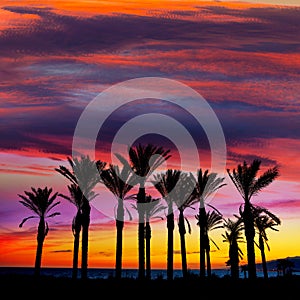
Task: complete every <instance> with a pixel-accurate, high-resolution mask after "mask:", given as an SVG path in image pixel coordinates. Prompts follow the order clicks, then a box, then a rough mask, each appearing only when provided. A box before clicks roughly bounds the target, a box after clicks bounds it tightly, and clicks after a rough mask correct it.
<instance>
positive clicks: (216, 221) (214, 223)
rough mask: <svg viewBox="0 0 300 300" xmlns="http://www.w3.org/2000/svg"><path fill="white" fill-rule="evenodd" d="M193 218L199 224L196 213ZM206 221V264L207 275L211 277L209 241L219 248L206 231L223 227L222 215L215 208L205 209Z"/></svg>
mask: <svg viewBox="0 0 300 300" xmlns="http://www.w3.org/2000/svg"><path fill="white" fill-rule="evenodd" d="M195 218H196V219H197V221H198V222H197V225H198V226H199V215H196V216H195ZM206 220H207V221H206V222H207V242H206V243H207V248H206V265H207V276H208V277H211V261H210V242H212V243H213V244H214V245H215V246H216V247H217V249H218V250H219V247H218V245H217V244H216V243H215V242H214V240H213V239H211V238H210V237H209V235H208V233H209V232H210V231H212V230H216V229H219V228H223V227H224V226H223V217H222V214H221V213H220V212H219V211H217V210H215V208H214V210H212V211H207V212H206Z"/></svg>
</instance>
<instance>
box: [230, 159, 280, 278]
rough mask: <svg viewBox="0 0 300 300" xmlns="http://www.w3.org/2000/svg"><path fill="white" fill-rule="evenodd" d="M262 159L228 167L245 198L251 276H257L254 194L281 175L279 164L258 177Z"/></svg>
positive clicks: (244, 211)
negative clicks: (234, 167) (252, 199)
mask: <svg viewBox="0 0 300 300" xmlns="http://www.w3.org/2000/svg"><path fill="white" fill-rule="evenodd" d="M260 165H261V161H260V160H257V159H254V160H253V162H252V163H251V164H250V165H248V164H247V163H246V162H245V161H244V163H243V164H239V165H238V166H237V169H233V170H232V172H231V171H230V169H227V173H228V175H229V177H230V179H231V181H232V182H233V184H234V185H235V187H236V189H237V190H238V192H239V193H240V194H241V196H242V198H243V200H244V210H243V213H242V217H243V220H244V228H245V236H246V242H247V263H248V273H249V278H250V279H253V278H256V263H255V249H254V237H255V228H254V216H253V211H252V206H251V202H250V200H251V198H252V196H255V195H257V194H258V193H259V192H260V191H261V190H263V189H264V188H265V187H267V186H268V185H269V184H270V183H271V182H272V181H273V180H274V179H275V178H277V177H278V176H279V171H278V166H275V167H273V168H269V169H268V170H267V171H265V172H264V173H263V174H262V175H261V176H259V177H258V178H257V175H258V171H259V170H260Z"/></svg>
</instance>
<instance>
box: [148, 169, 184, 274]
mask: <svg viewBox="0 0 300 300" xmlns="http://www.w3.org/2000/svg"><path fill="white" fill-rule="evenodd" d="M180 175H181V171H180V170H173V169H168V170H167V171H166V172H165V173H160V174H154V175H153V178H154V180H153V181H152V183H153V185H154V186H155V188H156V189H157V191H158V192H159V193H160V194H161V196H162V197H163V199H164V200H165V201H166V203H167V207H168V208H167V231H168V242H167V243H168V244H167V279H168V280H172V279H173V273H174V266H173V262H174V228H175V225H174V210H173V205H174V194H175V193H171V192H172V191H173V189H174V188H175V186H176V184H177V182H178V180H179V178H180Z"/></svg>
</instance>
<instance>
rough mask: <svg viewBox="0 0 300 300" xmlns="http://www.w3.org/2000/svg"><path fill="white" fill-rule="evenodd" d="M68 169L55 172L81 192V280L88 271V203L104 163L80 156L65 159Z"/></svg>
mask: <svg viewBox="0 0 300 300" xmlns="http://www.w3.org/2000/svg"><path fill="white" fill-rule="evenodd" d="M67 160H68V162H69V165H70V167H71V168H70V169H69V168H67V167H65V166H63V165H61V166H59V168H55V170H56V171H57V172H58V173H60V174H61V175H63V176H64V177H66V178H67V179H68V180H69V181H70V182H71V184H75V185H77V186H78V187H79V188H80V189H81V191H82V195H83V197H82V202H81V216H80V218H81V228H82V238H81V278H82V279H86V278H87V269H88V244H89V226H90V212H91V206H90V203H89V201H91V200H92V199H94V198H95V196H96V195H95V193H94V191H93V189H94V188H95V186H96V185H97V183H99V182H100V180H101V178H100V174H101V171H102V170H103V169H104V168H105V166H106V163H105V162H102V161H101V160H98V161H93V160H91V159H90V157H89V156H88V155H82V156H81V157H80V158H77V157H75V158H73V159H72V158H70V157H68V158H67Z"/></svg>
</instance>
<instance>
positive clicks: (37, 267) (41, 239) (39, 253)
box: [34, 217, 45, 277]
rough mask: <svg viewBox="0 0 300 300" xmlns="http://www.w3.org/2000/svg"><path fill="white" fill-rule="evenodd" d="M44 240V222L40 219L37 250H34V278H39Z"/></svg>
mask: <svg viewBox="0 0 300 300" xmlns="http://www.w3.org/2000/svg"><path fill="white" fill-rule="evenodd" d="M44 240H45V220H44V218H43V217H41V218H40V222H39V226H38V234H37V248H36V255H35V265H34V276H36V277H39V276H40V273H41V263H42V253H43V244H44Z"/></svg>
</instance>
